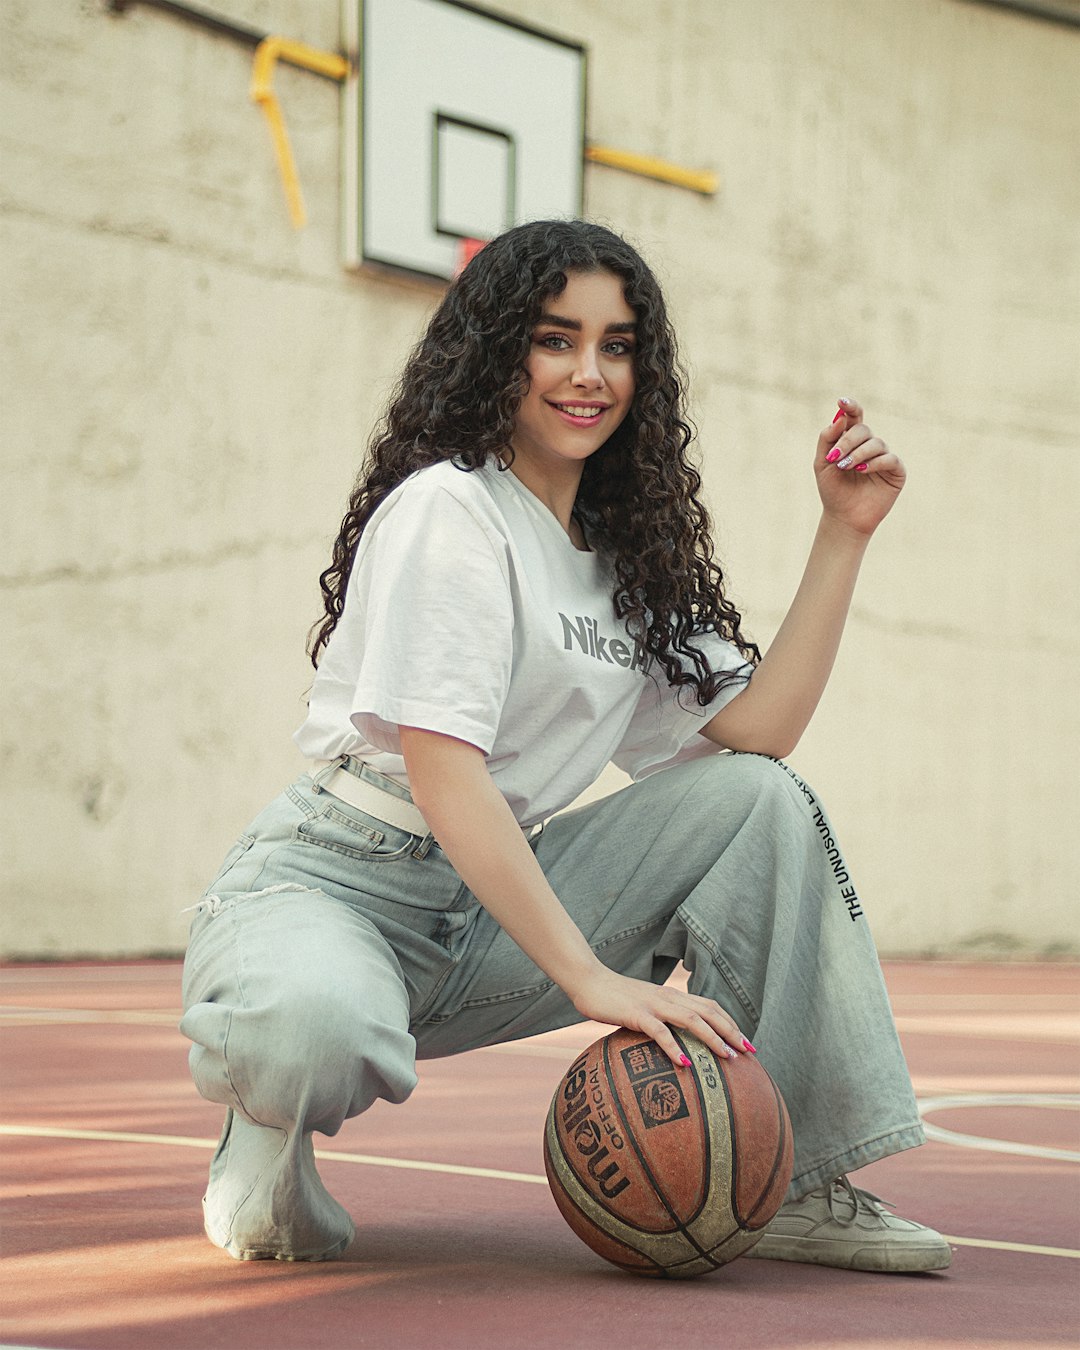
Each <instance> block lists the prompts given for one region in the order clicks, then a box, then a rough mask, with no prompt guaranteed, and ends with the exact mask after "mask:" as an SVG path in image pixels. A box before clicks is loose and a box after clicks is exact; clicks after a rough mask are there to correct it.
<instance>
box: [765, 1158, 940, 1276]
mask: <svg viewBox="0 0 1080 1350" xmlns="http://www.w3.org/2000/svg"><path fill="white" fill-rule="evenodd" d="M888 1203H889V1201H887V1200H881V1199H879V1198H878V1197H877V1196H876V1195H872V1194H871V1193H870V1192H869V1191H862V1190H859V1189H858V1188H857V1187H855V1186H853V1185H852V1184H851V1182H850V1181H849V1180H848V1179H847V1177H845V1176H839V1177H836V1178H835V1180H833V1181H831V1182H829V1183H828V1185H825V1186H822V1187H820V1188H819V1189H818V1190H816V1191H811V1192H810V1193H809V1194H808V1195H804V1196H802V1198H801V1199H799V1200H788V1201H786V1202H785V1203H784V1204H783V1205H781V1206H780V1209H779V1210H778V1211H777V1213H776V1216H775V1217H774V1218H773V1219H772V1220H771V1221H770V1223H769V1224H768V1226H767V1227H766V1229H765V1232H764V1233H763V1234H762V1236H761V1238H760V1239H759V1240H758V1242H757V1243H755V1245H754V1246H753V1247H751V1248H750V1250H749V1251H747V1252H744V1253H743V1255H744V1256H751V1257H753V1256H756V1257H758V1258H760V1259H762V1260H765V1261H808V1262H810V1263H811V1264H812V1265H817V1266H841V1267H843V1268H844V1269H845V1270H879V1271H892V1272H899V1271H915V1270H944V1269H945V1268H946V1266H948V1264H949V1263H950V1261H951V1260H952V1250H951V1248H950V1247H949V1244H948V1243H947V1242H946V1241H945V1239H944V1238H943V1237H942V1236H941V1234H940V1233H935V1232H934V1230H933V1229H932V1228H924V1227H923V1225H922V1224H919V1223H913V1222H912V1220H910V1219H901V1218H899V1217H898V1216H897V1215H895V1214H889V1213H887V1212H886V1211H885V1210H884V1209H883V1208H882V1206H883V1205H887V1204H888Z"/></svg>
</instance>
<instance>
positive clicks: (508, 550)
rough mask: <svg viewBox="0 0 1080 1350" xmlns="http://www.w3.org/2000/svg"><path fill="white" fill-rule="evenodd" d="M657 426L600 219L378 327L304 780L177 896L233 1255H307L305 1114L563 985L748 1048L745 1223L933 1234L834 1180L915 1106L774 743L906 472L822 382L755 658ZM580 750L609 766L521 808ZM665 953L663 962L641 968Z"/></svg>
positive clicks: (630, 254)
mask: <svg viewBox="0 0 1080 1350" xmlns="http://www.w3.org/2000/svg"><path fill="white" fill-rule="evenodd" d="M690 434H691V433H690V430H689V427H688V426H687V423H686V419H685V413H684V410H683V390H682V384H681V382H680V379H679V376H678V373H677V366H676V355H675V344H674V338H673V335H672V332H671V329H670V326H669V323H668V320H667V317H666V312H665V308H664V303H663V298H662V296H661V293H660V290H659V287H658V285H657V283H656V280H655V278H654V277H653V275H652V273H651V272H650V271H649V269H648V267H647V266H646V265H645V263H644V262H643V261H642V260H641V258H640V257H639V256H638V254H637V253H636V252H635V251H634V250H633V249H632V248H631V247H630V246H629V245H628V244H627V243H625V242H624V241H623V240H622V239H620V238H619V237H618V236H617V235H615V234H613V233H612V232H610V231H609V230H606V229H604V228H602V227H600V226H598V225H593V224H588V223H585V222H582V221H569V222H553V221H547V222H539V223H536V224H530V225H525V226H521V227H519V228H517V229H514V230H511V231H509V232H508V233H507V234H505V235H502V236H500V237H499V238H497V239H495V240H494V241H492V242H491V243H490V244H488V245H487V247H486V248H485V249H484V250H483V251H482V252H481V253H480V254H479V255H478V256H477V257H476V258H475V259H474V260H473V261H472V262H471V263H470V264H469V266H468V267H467V268H466V269H465V271H464V272H463V274H462V275H461V277H460V278H459V279H458V280H457V282H456V283H455V284H454V285H453V286H451V287H450V289H449V291H448V293H447V295H446V297H445V299H444V301H443V303H442V304H441V306H440V307H439V309H438V311H437V312H436V314H435V316H434V317H433V319H432V321H431V323H430V325H429V328H428V330H427V333H426V334H425V335H424V337H423V339H422V340H421V342H420V343H419V345H418V346H417V348H416V350H415V352H414V353H413V355H412V357H411V358H410V360H409V362H408V364H407V366H406V368H405V371H404V374H403V376H402V380H401V384H400V387H399V390H398V392H397V394H396V396H395V398H394V399H393V401H392V403H391V406H390V409H389V412H388V414H387V416H386V419H385V423H384V424H383V426H382V427H381V428H380V430H379V432H378V433H377V435H376V438H375V440H374V443H373V447H372V452H371V455H370V458H369V462H368V464H367V465H366V466H365V469H364V471H363V473H362V474H361V477H360V479H359V481H358V484H357V487H356V489H355V490H354V492H353V495H352V497H351V499H350V502H349V509H348V511H347V513H346V515H345V518H344V521H343V523H342V528H341V532H340V534H339V536H338V539H337V542H336V543H335V545H334V552H333V561H332V564H331V566H330V567H329V568H328V569H327V571H326V572H325V573H324V574H323V578H322V586H323V593H324V596H325V606H326V615H325V618H324V619H323V620H322V622H321V625H320V626H319V627H318V630H317V633H316V635H315V638H314V642H313V648H312V659H313V661H314V663H315V664H316V668H317V675H316V678H315V682H314V685H313V688H312V693H311V700H310V709H309V715H308V718H307V720H306V721H305V723H304V725H303V726H302V727H301V729H300V731H299V732H298V733H297V740H298V743H299V745H300V747H301V749H302V750H303V751H304V753H305V754H306V755H307V756H308V757H309V758H310V759H311V760H312V761H313V763H312V768H311V773H310V774H305V775H304V776H303V777H302V778H300V779H299V780H298V781H297V782H296V783H294V784H293V785H292V786H291V787H289V788H288V789H287V790H286V792H284V793H283V794H282V795H281V796H280V797H279V798H278V799H277V800H276V801H274V802H273V803H271V805H270V806H269V807H268V808H267V809H266V810H265V811H264V812H263V813H262V814H261V815H260V816H259V817H258V819H257V820H256V821H255V822H254V824H253V825H252V826H251V827H250V828H249V830H248V832H247V833H246V834H245V835H244V836H242V838H241V839H240V841H239V842H238V843H237V845H236V846H235V847H234V849H233V851H232V852H231V853H230V855H229V856H228V858H227V859H226V861H225V864H224V866H223V868H222V871H221V872H220V874H219V875H218V877H217V878H216V879H215V881H214V882H213V883H212V885H211V887H210V888H209V890H208V892H207V894H206V896H205V897H204V900H203V901H202V902H201V904H200V906H199V910H200V912H199V914H198V915H197V917H196V920H195V923H194V925H193V929H192V939H191V946H190V949H189V953H188V959H187V963H186V967H185V1007H186V1009H187V1011H186V1013H185V1016H184V1020H183V1023H182V1027H183V1030H184V1032H185V1033H186V1035H188V1036H189V1037H190V1038H191V1039H192V1040H193V1041H194V1043H195V1044H194V1046H193V1049H192V1052H191V1063H192V1071H193V1074H194V1076H195V1079H196V1082H197V1084H198V1086H199V1089H200V1091H201V1092H202V1093H203V1095H204V1096H206V1097H207V1098H209V1099H210V1100H212V1101H216V1102H220V1103H222V1104H223V1105H225V1106H226V1107H227V1108H228V1114H227V1117H226V1122H225V1129H224V1133H223V1135H222V1139H221V1143H220V1145H219V1147H218V1150H217V1153H216V1154H215V1157H214V1161H213V1163H212V1166H211V1175H210V1183H209V1188H208V1191H207V1195H206V1199H205V1201H204V1211H205V1220H206V1228H207V1232H208V1234H209V1235H210V1237H211V1239H212V1240H213V1241H214V1242H215V1243H217V1244H218V1245H219V1246H221V1247H223V1248H224V1249H225V1250H226V1251H228V1252H229V1253H230V1254H231V1255H233V1256H235V1257H238V1258H241V1259H251V1258H259V1257H277V1258H279V1259H284V1260H317V1259H321V1258H325V1257H331V1256H336V1255H337V1254H339V1253H340V1252H341V1251H342V1250H344V1248H345V1247H346V1246H347V1244H348V1243H349V1241H350V1240H351V1238H352V1236H353V1231H354V1230H353V1225H352V1222H351V1220H350V1218H349V1216H348V1215H347V1214H346V1213H345V1211H344V1210H343V1209H342V1208H341V1206H340V1205H338V1203H337V1202H336V1201H335V1200H334V1199H333V1198H332V1197H331V1196H330V1195H329V1194H328V1193H327V1191H326V1190H325V1188H324V1187H323V1185H322V1183H321V1181H320V1179H319V1177H318V1174H317V1172H316V1170H315V1166H314V1161H313V1146H312V1131H314V1130H318V1131H320V1132H322V1133H324V1134H330V1135H332V1134H334V1133H336V1131H337V1130H338V1129H339V1127H340V1125H341V1123H342V1121H343V1120H345V1119H346V1118H347V1117H349V1116H353V1115H357V1114H358V1113H360V1112H362V1111H364V1110H365V1109H366V1108H367V1107H368V1106H369V1105H370V1104H371V1103H372V1102H373V1101H374V1100H376V1098H379V1097H383V1098H386V1099H388V1100H390V1101H394V1102H400V1101H403V1100H404V1099H405V1098H406V1097H407V1096H408V1095H409V1093H410V1091H411V1090H412V1088H413V1086H414V1085H415V1082H416V1076H415V1067H414V1066H415V1060H416V1058H417V1057H430V1056H439V1055H449V1054H453V1053H456V1052H460V1051H463V1050H468V1049H472V1048H474V1047H476V1046H480V1045H486V1044H491V1043H493V1042H497V1041H503V1040H510V1039H513V1038H515V1037H520V1036H527V1035H532V1034H534V1033H536V1032H540V1031H544V1030H548V1029H551V1028H554V1027H558V1026H563V1025H566V1024H568V1023H571V1022H573V1021H576V1020H580V1019H582V1018H593V1019H595V1020H597V1021H600V1022H605V1023H610V1024H612V1025H616V1026H617V1025H622V1026H627V1027H631V1028H635V1029H638V1030H641V1031H643V1032H646V1033H647V1034H648V1035H650V1036H652V1037H653V1038H654V1039H655V1040H656V1041H657V1043H658V1044H659V1045H660V1046H661V1048H662V1049H663V1050H664V1051H665V1052H666V1053H667V1054H668V1055H669V1056H670V1057H671V1058H672V1059H673V1060H674V1061H675V1062H676V1063H679V1062H680V1060H682V1056H681V1052H680V1051H679V1048H678V1045H677V1043H676V1041H675V1039H674V1037H673V1036H672V1033H671V1028H672V1027H682V1028H685V1029H686V1030H688V1031H691V1032H693V1033H694V1034H696V1035H697V1036H699V1037H700V1038H701V1039H702V1040H703V1041H705V1042H706V1043H707V1044H708V1045H710V1046H711V1047H712V1048H713V1050H714V1051H715V1052H716V1053H717V1054H720V1055H737V1054H754V1053H760V1057H761V1059H762V1062H763V1063H764V1064H765V1065H766V1066H767V1067H768V1069H769V1071H770V1073H771V1074H772V1076H773V1078H774V1079H775V1080H776V1082H777V1083H778V1085H779V1086H780V1088H781V1091H782V1092H783V1094H784V1096H785V1098H786V1101H787V1104H788V1108H789V1111H790V1113H791V1117H792V1122H793V1127H794V1135H795V1141H796V1142H795V1150H796V1157H795V1175H794V1179H793V1181H792V1186H791V1191H790V1192H789V1199H788V1202H787V1203H786V1204H785V1206H784V1207H783V1209H782V1210H781V1212H780V1214H779V1215H778V1216H777V1218H776V1219H775V1220H774V1221H773V1224H772V1225H771V1226H770V1229H769V1230H768V1232H767V1233H766V1235H765V1236H764V1237H763V1239H762V1240H761V1242H760V1243H759V1244H758V1246H757V1247H756V1248H755V1249H754V1254H755V1255H760V1256H767V1257H776V1258H778V1259H787V1260H809V1261H817V1262H822V1263H824V1264H830V1265H841V1266H857V1267H860V1268H869V1269H889V1270H924V1269H939V1268H942V1267H944V1266H946V1265H947V1264H948V1262H949V1248H948V1246H947V1244H946V1243H945V1242H944V1240H943V1239H942V1238H940V1237H939V1236H938V1235H937V1234H936V1233H933V1232H931V1231H930V1230H928V1229H925V1228H922V1227H920V1226H919V1225H917V1224H913V1223H910V1222H908V1221H906V1220H902V1219H898V1218H896V1217H894V1216H893V1215H891V1214H888V1213H886V1212H885V1211H884V1210H883V1209H882V1208H881V1206H880V1204H879V1202H878V1201H877V1200H876V1199H875V1198H874V1197H872V1196H870V1195H869V1194H868V1193H867V1192H864V1191H859V1190H856V1189H855V1188H854V1187H852V1186H851V1184H850V1183H849V1182H848V1181H847V1180H846V1173H847V1172H848V1171H850V1170H852V1169H854V1168H856V1167H860V1166H863V1165H864V1164H865V1163H868V1162H872V1161H874V1160H875V1159H877V1158H881V1157H884V1156H886V1155H887V1154H890V1153H894V1152H897V1151H899V1150H901V1149H905V1148H910V1147H912V1146H914V1145H915V1144H917V1143H919V1142H921V1140H922V1131H921V1129H920V1126H919V1122H918V1115H917V1111H916V1108H915V1102H914V1099H913V1096H912V1092H911V1086H910V1082H909V1080H908V1077H907V1073H906V1069H905V1066H904V1061H903V1057H902V1055H901V1052H900V1048H899V1045H898V1042H897V1038H896V1033H895V1030H894V1027H893V1023H892V1019H891V1016H890V1012H889V1007H888V1002H887V999H886V996H885V992H884V987H883V984H882V980H881V973H880V969H879V966H878V962H877V957H876V954H875V951H874V947H873V943H872V940H871V938H870V935H869V933H868V931H867V926H866V921H865V919H864V917H863V915H862V910H861V908H860V905H859V901H858V896H857V893H856V892H855V890H854V887H852V886H851V884H850V881H849V878H848V875H847V872H846V870H845V869H844V866H843V861H842V859H841V858H840V854H839V852H838V850H837V848H836V846H835V844H834V842H833V839H832V833H831V827H830V826H829V823H828V820H827V818H826V817H825V816H824V813H823V811H822V809H821V807H820V805H819V804H818V803H817V801H816V799H815V797H814V795H813V793H812V792H811V791H810V789H809V788H807V787H806V785H805V784H804V783H802V782H801V780H800V779H798V778H797V777H796V776H795V775H794V774H792V773H791V772H790V770H788V769H787V768H786V767H785V766H784V765H782V764H779V763H777V762H776V761H775V759H774V758H773V757H779V756H782V755H785V754H787V753H789V752H790V751H791V750H792V749H793V747H794V746H795V744H796V743H797V741H798V739H799V737H800V735H801V733H802V732H803V730H804V728H805V727H806V724H807V723H808V721H809V719H810V717H811V715H812V713H813V711H814V708H815V707H816V705H817V703H818V700H819V698H820V697H821V693H822V690H823V688H824V686H825V682H826V679H827V677H828V674H829V671H830V668H831V666H832V662H833V658H834V656H835V653H836V648H837V645H838V643H839V640H840V634H841V631H842V628H843V624H844V620H845V617H846V614H847V610H848V605H849V602H850V597H851V593H852V588H853V586H854V583H855V578H856V574H857V571H858V567H859V562H860V559H861V557H862V553H863V550H864V548H865V546H866V543H867V541H868V539H869V538H870V536H871V534H872V533H873V531H874V529H875V528H876V526H877V525H878V524H879V523H880V521H881V520H882V519H883V518H884V516H885V515H886V514H887V512H888V511H889V509H890V507H891V506H892V504H893V502H894V501H895V499H896V496H897V494H898V493H899V491H900V489H901V487H902V486H903V482H904V469H903V466H902V465H901V463H900V461H899V460H898V459H897V457H896V456H895V455H894V454H892V453H891V452H890V451H889V450H888V448H887V447H886V446H885V445H884V444H883V443H882V442H881V440H879V439H878V438H877V437H876V436H874V435H873V434H872V433H871V431H870V430H869V429H868V428H867V427H866V426H865V425H864V423H863V420H862V410H861V409H860V408H859V406H858V404H856V403H855V402H854V401H853V400H851V399H842V400H841V401H840V404H839V411H838V412H837V415H836V418H835V419H834V421H833V423H832V425H831V426H830V427H829V428H827V429H826V430H825V431H823V432H822V434H821V436H820V437H819V438H818V444H817V452H816V456H815V461H814V472H815V474H816V477H817V483H818V491H819V493H820V496H821V500H822V506H823V512H822V518H821V524H820V527H819V529H818V533H817V537H816V539H815V541H814V544H813V547H812V549H811V553H810V557H809V561H808V563H807V567H806V573H805V576H804V578H803V581H802V584H801V586H800V588H799V591H798V594H797V595H796V597H795V600H794V602H793V604H792V606H791V609H790V611H789V612H788V615H787V617H786V619H785V621H784V623H783V625H782V627H781V629H780V631H779V633H778V634H777V636H776V639H775V641H774V642H773V645H772V647H771V648H770V650H769V652H768V654H767V655H766V656H764V657H761V656H760V654H759V652H758V649H757V648H756V646H755V645H754V644H753V643H752V642H750V641H748V640H747V639H746V638H745V637H744V636H743V634H742V632H741V630H740V616H739V614H738V613H737V611H736V610H735V609H734V607H733V606H732V605H731V604H730V602H729V601H728V600H726V599H725V597H724V594H723V589H722V584H723V577H722V574H721V572H720V570H719V568H718V567H717V565H716V563H715V562H714V561H713V559H712V543H711V539H710V535H709V522H708V517H707V515H706V513H705V511H704V509H703V507H702V506H701V504H700V502H699V501H698V497H697V493H698V489H699V486H700V480H699V478H698V475H697V473H696V472H695V470H694V469H693V467H692V466H691V464H690V462H689V460H688V459H687V455H686V451H687V445H688V443H689V441H690ZM722 750H727V751H734V752H737V753H734V754H722V753H720V752H721V751H722ZM610 760H613V761H614V762H615V763H616V764H618V765H620V766H621V767H622V768H624V769H626V770H627V771H628V772H629V773H630V774H631V776H632V777H633V778H634V779H635V782H634V784H633V786H631V787H629V788H627V789H625V790H624V791H623V792H620V793H616V794H614V795H613V796H611V797H608V798H606V799H605V800H603V801H600V802H597V803H594V804H592V805H589V806H587V807H585V808H582V809H579V810H577V811H573V812H568V813H565V814H560V815H555V813H556V812H559V811H561V810H562V808H564V807H566V806H567V805H568V804H569V803H570V802H571V801H573V800H574V798H576V797H577V795H578V794H579V793H580V792H581V791H582V790H583V789H584V788H585V787H587V786H588V785H589V784H590V783H592V782H593V781H594V780H595V779H596V777H597V776H598V774H599V773H600V771H601V770H602V769H603V767H604V766H605V764H607V763H608V762H609V761H610ZM553 816H554V818H553V819H552V817H553ZM544 822H547V823H546V824H544ZM680 960H681V961H682V962H683V964H684V965H685V966H686V968H687V969H688V970H689V972H690V980H689V989H688V992H683V991H682V990H680V989H678V988H670V987H667V986H665V985H664V983H663V981H664V980H665V979H666V978H667V976H668V975H669V974H670V973H671V972H672V970H673V969H674V968H675V966H676V964H677V963H678V962H679V961H680ZM748 1035H752V1036H753V1037H754V1040H755V1041H756V1043H757V1050H756V1051H755V1048H754V1046H753V1045H752V1044H751V1042H750V1040H749V1039H748ZM682 1062H683V1063H686V1061H685V1060H683V1061H682Z"/></svg>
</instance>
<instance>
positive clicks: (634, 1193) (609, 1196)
mask: <svg viewBox="0 0 1080 1350" xmlns="http://www.w3.org/2000/svg"><path fill="white" fill-rule="evenodd" d="M673 1032H674V1036H675V1039H676V1040H677V1041H678V1042H679V1044H680V1045H681V1047H682V1049H683V1050H684V1052H685V1053H686V1055H687V1057H688V1058H689V1060H690V1062H691V1067H690V1068H689V1069H686V1068H683V1069H678V1070H676V1069H675V1067H674V1066H673V1065H672V1063H671V1061H670V1060H669V1059H668V1057H667V1055H665V1054H664V1052H663V1051H662V1050H661V1049H660V1048H659V1046H658V1045H657V1044H656V1042H655V1041H652V1040H650V1039H649V1038H648V1037H647V1036H645V1035H644V1034H643V1033H641V1032H639V1031H627V1030H626V1029H625V1028H624V1029H620V1030H619V1031H614V1032H612V1033H611V1034H610V1035H609V1036H605V1037H603V1039H601V1040H599V1041H595V1042H594V1043H593V1044H592V1045H590V1046H589V1048H588V1049H587V1050H585V1051H583V1052H582V1053H581V1054H580V1055H579V1056H578V1057H577V1059H575V1060H574V1062H573V1064H571V1065H570V1067H569V1069H567V1071H566V1073H565V1074H564V1076H563V1078H562V1081H561V1082H560V1083H559V1086H558V1088H557V1089H556V1091H555V1096H554V1097H553V1098H552V1102H551V1109H550V1110H549V1111H548V1117H547V1126H546V1128H545V1131H544V1165H545V1167H546V1169H547V1176H548V1182H549V1184H550V1186H551V1192H552V1195H553V1196H554V1197H555V1203H556V1204H557V1205H558V1207H559V1210H560V1212H561V1213H562V1216H563V1218H564V1219H565V1220H566V1222H567V1223H568V1224H569V1225H570V1227H571V1228H572V1229H573V1230H574V1232H575V1233H576V1234H577V1235H578V1237H579V1238H581V1240H582V1241H583V1242H585V1243H587V1244H588V1245H589V1246H590V1247H591V1248H592V1249H593V1251H595V1252H596V1253H597V1254H598V1255H600V1256H602V1257H604V1259H605V1260H607V1261H611V1262H612V1263H613V1264H614V1265H617V1266H620V1267H621V1268H622V1269H623V1270H628V1271H631V1272H633V1273H634V1274H637V1275H653V1276H660V1277H666V1278H669V1279H685V1278H688V1277H690V1276H693V1275H704V1274H706V1273H707V1272H708V1271H710V1270H716V1269H717V1268H718V1267H720V1266H722V1265H725V1264H726V1263H727V1262H728V1261H732V1260H734V1259H735V1257H736V1256H739V1255H741V1254H742V1253H743V1252H745V1251H746V1250H748V1248H750V1247H752V1246H753V1245H754V1243H755V1242H756V1241H757V1240H758V1238H759V1237H760V1236H761V1231H762V1229H763V1228H764V1227H765V1225H766V1224H767V1223H768V1222H769V1220H770V1219H771V1218H772V1217H773V1215H774V1214H775V1213H776V1211H777V1210H778V1209H779V1207H780V1204H781V1202H782V1201H783V1198H784V1194H785V1192H786V1191H787V1188H788V1183H789V1182H790V1180H791V1168H792V1138H791V1122H790V1120H789V1119H788V1113H787V1108H786V1107H785V1105H784V1100H783V1098H782V1097H781V1096H780V1093H779V1091H778V1089H777V1087H776V1084H775V1083H774V1082H773V1081H772V1079H771V1078H770V1077H769V1075H768V1073H766V1071H765V1070H764V1069H763V1068H762V1066H761V1065H760V1064H759V1063H758V1061H757V1060H756V1059H755V1057H754V1056H753V1055H751V1054H743V1055H739V1056H738V1058H737V1059H720V1058H718V1057H717V1056H716V1055H715V1054H713V1052H712V1051H711V1050H710V1049H708V1047H707V1046H705V1045H704V1044H703V1043H702V1042H701V1041H699V1040H698V1039H697V1038H696V1037H694V1036H691V1035H690V1034H689V1033H688V1032H685V1031H682V1030H680V1029H678V1028H673Z"/></svg>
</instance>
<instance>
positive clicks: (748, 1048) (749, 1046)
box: [742, 1036, 757, 1055]
mask: <svg viewBox="0 0 1080 1350" xmlns="http://www.w3.org/2000/svg"><path fill="white" fill-rule="evenodd" d="M742 1043H743V1045H745V1046H746V1048H747V1050H749V1051H750V1053H751V1054H752V1055H756V1054H757V1051H756V1050H755V1049H754V1047H753V1046H752V1045H751V1044H750V1042H749V1041H748V1040H747V1039H746V1037H745V1036H744V1037H743V1038H742Z"/></svg>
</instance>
